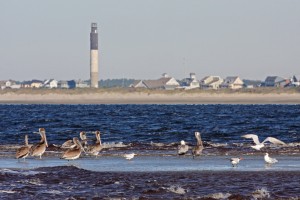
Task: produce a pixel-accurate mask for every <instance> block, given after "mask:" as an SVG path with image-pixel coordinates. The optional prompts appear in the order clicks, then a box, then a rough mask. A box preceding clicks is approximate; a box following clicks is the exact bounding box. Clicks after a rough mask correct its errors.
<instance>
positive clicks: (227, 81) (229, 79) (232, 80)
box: [224, 76, 239, 83]
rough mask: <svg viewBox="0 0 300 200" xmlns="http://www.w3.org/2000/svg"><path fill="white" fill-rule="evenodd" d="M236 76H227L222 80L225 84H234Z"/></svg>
mask: <svg viewBox="0 0 300 200" xmlns="http://www.w3.org/2000/svg"><path fill="white" fill-rule="evenodd" d="M238 78H239V77H238V76H227V77H226V78H225V80H224V82H225V83H234V82H235V81H236V79H238Z"/></svg>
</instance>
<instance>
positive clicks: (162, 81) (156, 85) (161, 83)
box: [143, 77, 172, 88]
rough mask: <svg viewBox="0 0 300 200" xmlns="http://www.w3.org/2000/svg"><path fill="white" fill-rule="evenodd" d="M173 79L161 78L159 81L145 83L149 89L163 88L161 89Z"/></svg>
mask: <svg viewBox="0 0 300 200" xmlns="http://www.w3.org/2000/svg"><path fill="white" fill-rule="evenodd" d="M171 79H172V78H171V77H169V78H164V77H162V78H160V79H158V80H146V81H143V82H144V83H145V85H146V86H147V88H161V87H164V86H165V85H166V83H167V82H168V81H170V80H171Z"/></svg>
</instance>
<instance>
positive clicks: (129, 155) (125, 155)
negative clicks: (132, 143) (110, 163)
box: [124, 153, 136, 160]
mask: <svg viewBox="0 0 300 200" xmlns="http://www.w3.org/2000/svg"><path fill="white" fill-rule="evenodd" d="M135 155H136V154H135V153H128V154H124V157H125V159H127V160H131V159H132V158H134V156H135Z"/></svg>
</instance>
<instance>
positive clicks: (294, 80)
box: [291, 75, 300, 87]
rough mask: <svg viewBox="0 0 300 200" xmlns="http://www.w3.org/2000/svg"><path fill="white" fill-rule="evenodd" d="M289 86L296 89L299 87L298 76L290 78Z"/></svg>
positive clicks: (299, 76) (299, 78)
mask: <svg viewBox="0 0 300 200" xmlns="http://www.w3.org/2000/svg"><path fill="white" fill-rule="evenodd" d="M291 85H292V86H296V87H299V86H300V75H294V76H293V77H292V78H291Z"/></svg>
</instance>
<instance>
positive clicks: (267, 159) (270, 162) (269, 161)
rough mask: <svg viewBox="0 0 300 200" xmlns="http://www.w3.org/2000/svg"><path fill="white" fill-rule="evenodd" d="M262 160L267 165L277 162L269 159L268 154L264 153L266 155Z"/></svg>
mask: <svg viewBox="0 0 300 200" xmlns="http://www.w3.org/2000/svg"><path fill="white" fill-rule="evenodd" d="M264 159H265V161H266V163H268V164H274V163H277V162H278V160H276V159H275V158H271V157H269V154H268V153H266V155H265V156H264Z"/></svg>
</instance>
